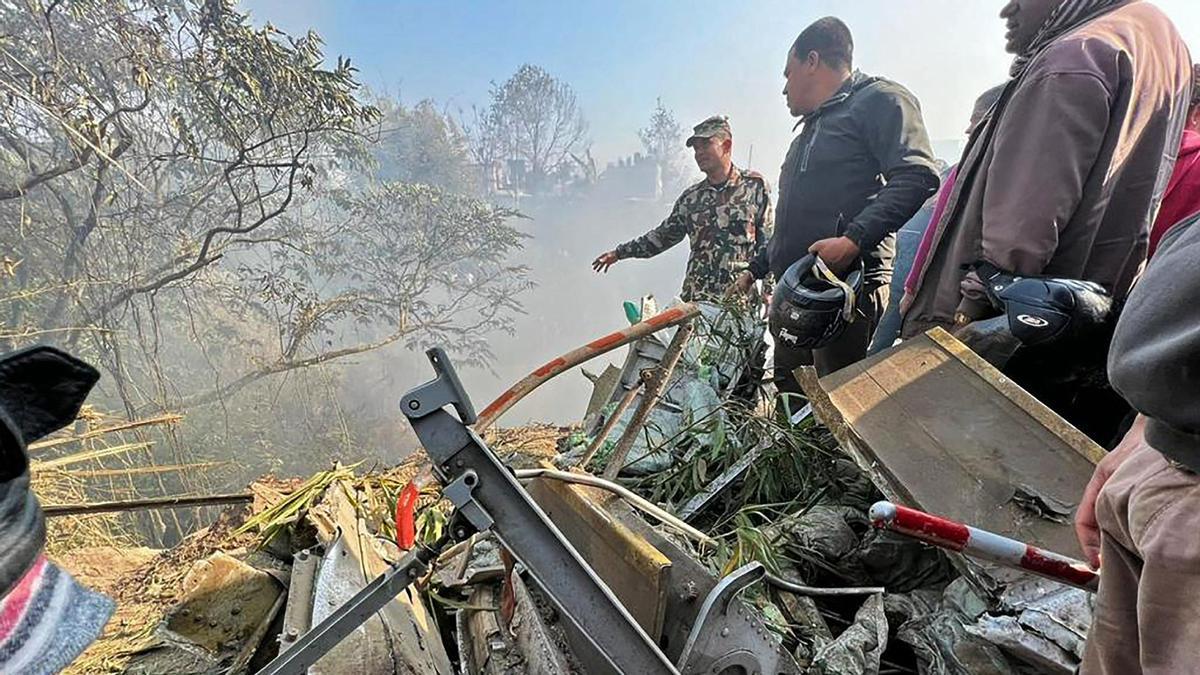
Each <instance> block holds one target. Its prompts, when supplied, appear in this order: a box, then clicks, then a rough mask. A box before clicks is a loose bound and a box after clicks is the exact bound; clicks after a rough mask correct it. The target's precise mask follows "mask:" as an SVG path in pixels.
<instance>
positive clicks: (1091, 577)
mask: <svg viewBox="0 0 1200 675" xmlns="http://www.w3.org/2000/svg"><path fill="white" fill-rule="evenodd" d="M869 516H870V519H871V525H873V526H874V527H877V528H879V529H885V530H891V531H892V532H899V533H900V534H903V535H906V536H909V537H913V538H914V539H919V540H921V541H923V542H925V543H927V544H933V545H934V546H938V547H941V548H944V549H948V550H950V551H954V552H956V553H962V554H963V555H969V556H971V557H974V558H980V559H982V560H988V561H991V562H994V563H997V564H999V565H1004V566H1005V567H1011V568H1013V569H1019V570H1022V571H1025V572H1029V573H1030V574H1036V575H1038V576H1042V577H1045V578H1047V579H1050V580H1052V581H1057V582H1059V583H1063V584H1068V585H1070V586H1075V587H1076V588H1082V589H1083V590H1085V591H1090V592H1092V593H1095V592H1096V588H1097V587H1098V586H1099V585H1100V574H1099V573H1098V572H1096V571H1095V570H1093V569H1091V568H1090V567H1088V566H1087V564H1086V563H1084V562H1083V561H1081V560H1075V559H1074V558H1068V557H1066V556H1064V555H1059V554H1058V553H1054V552H1053V551H1047V550H1045V549H1041V548H1038V547H1036V546H1032V545H1030V544H1025V543H1022V542H1019V541H1017V540H1015V539H1009V538H1008V537H1002V536H1000V535H998V534H995V533H993V532H988V531H987V530H981V529H979V528H976V527H971V526H970V525H964V524H962V523H956V522H954V521H953V520H946V519H945V518H939V517H938V516H933V515H930V514H928V513H925V512H923V511H918V510H916V509H910V508H908V507H907V506H900V505H899V504H893V503H892V502H875V504H874V505H872V506H871V510H870V513H869Z"/></svg>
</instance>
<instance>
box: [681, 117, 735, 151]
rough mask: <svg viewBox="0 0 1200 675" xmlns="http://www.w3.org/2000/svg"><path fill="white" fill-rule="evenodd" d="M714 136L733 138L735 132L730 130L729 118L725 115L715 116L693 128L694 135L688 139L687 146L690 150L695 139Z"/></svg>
mask: <svg viewBox="0 0 1200 675" xmlns="http://www.w3.org/2000/svg"><path fill="white" fill-rule="evenodd" d="M714 136H725V137H726V138H733V130H732V129H730V128H729V118H728V117H726V116H725V115H713V116H712V117H710V118H708V119H706V120H704V121H703V122H701V123H700V124H697V125H696V126H694V127H692V135H691V136H690V137H689V138H688V139H687V146H688V147H689V148H690V147H692V141H693V140H694V139H697V138H712V137H714Z"/></svg>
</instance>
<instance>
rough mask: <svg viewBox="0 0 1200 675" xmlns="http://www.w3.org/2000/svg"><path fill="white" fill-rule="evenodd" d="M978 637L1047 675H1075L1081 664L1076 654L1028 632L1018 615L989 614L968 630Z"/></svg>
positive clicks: (967, 629)
mask: <svg viewBox="0 0 1200 675" xmlns="http://www.w3.org/2000/svg"><path fill="white" fill-rule="evenodd" d="M966 631H967V632H968V633H970V634H971V635H975V636H978V637H980V638H982V639H984V640H987V641H988V642H991V643H992V644H994V645H996V646H998V647H1000V648H1001V649H1003V650H1004V651H1005V652H1006V653H1008V654H1009V655H1011V656H1012V657H1013V658H1015V659H1017V660H1019V661H1023V662H1025V663H1028V664H1030V665H1031V666H1033V667H1034V668H1036V669H1037V672H1039V673H1045V674H1046V675H1072V674H1073V673H1074V672H1075V669H1076V668H1077V667H1078V665H1079V662H1078V660H1077V659H1076V658H1075V655H1074V654H1072V653H1071V652H1068V651H1067V650H1065V649H1063V648H1062V647H1060V646H1058V645H1057V644H1055V643H1054V642H1052V641H1051V640H1049V639H1047V638H1045V637H1042V636H1041V635H1037V634H1035V633H1032V632H1030V631H1027V630H1025V628H1024V627H1023V626H1021V623H1020V621H1018V619H1017V617H1014V616H992V615H990V614H986V615H984V616H983V618H981V619H980V620H979V621H978V622H977V623H974V624H972V625H970V626H967V627H966Z"/></svg>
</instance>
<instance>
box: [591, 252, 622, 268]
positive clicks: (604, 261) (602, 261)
mask: <svg viewBox="0 0 1200 675" xmlns="http://www.w3.org/2000/svg"><path fill="white" fill-rule="evenodd" d="M618 260H620V258H618V257H617V252H616V251H607V252H605V253H601V254H600V255H599V256H598V257H597V258H596V259H595V260H593V261H592V269H593V270H595V271H597V272H607V271H608V268H610V267H612V266H613V265H615V264H617V261H618Z"/></svg>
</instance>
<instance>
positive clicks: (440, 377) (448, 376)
mask: <svg viewBox="0 0 1200 675" xmlns="http://www.w3.org/2000/svg"><path fill="white" fill-rule="evenodd" d="M425 355H426V356H428V357H429V363H431V364H432V365H433V372H435V373H436V374H437V378H435V379H433V380H431V381H429V382H426V383H425V384H423V385H421V386H419V387H417V388H416V389H413V390H412V391H410V392H408V393H407V394H405V395H404V398H403V399H401V401H400V409H401V410H403V411H404V414H405V415H407V416H408V417H409V418H410V419H413V418H420V417H424V416H426V415H428V414H430V413H432V412H434V411H435V410H441V409H442V408H444V407H446V406H448V405H452V406H454V409H455V411H457V412H458V419H459V420H460V421H462V423H463V424H466V425H471V424H474V423H475V420H477V419H479V418H478V416H477V415H476V414H475V406H473V405H471V398H470V397H469V396H467V390H466V389H463V386H462V380H459V379H458V373H457V372H455V371H454V366H453V365H451V363H450V357H448V356H446V351H445V350H444V349H442V348H441V347H434V348H433V349H430V350H428V351H426V352H425Z"/></svg>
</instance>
